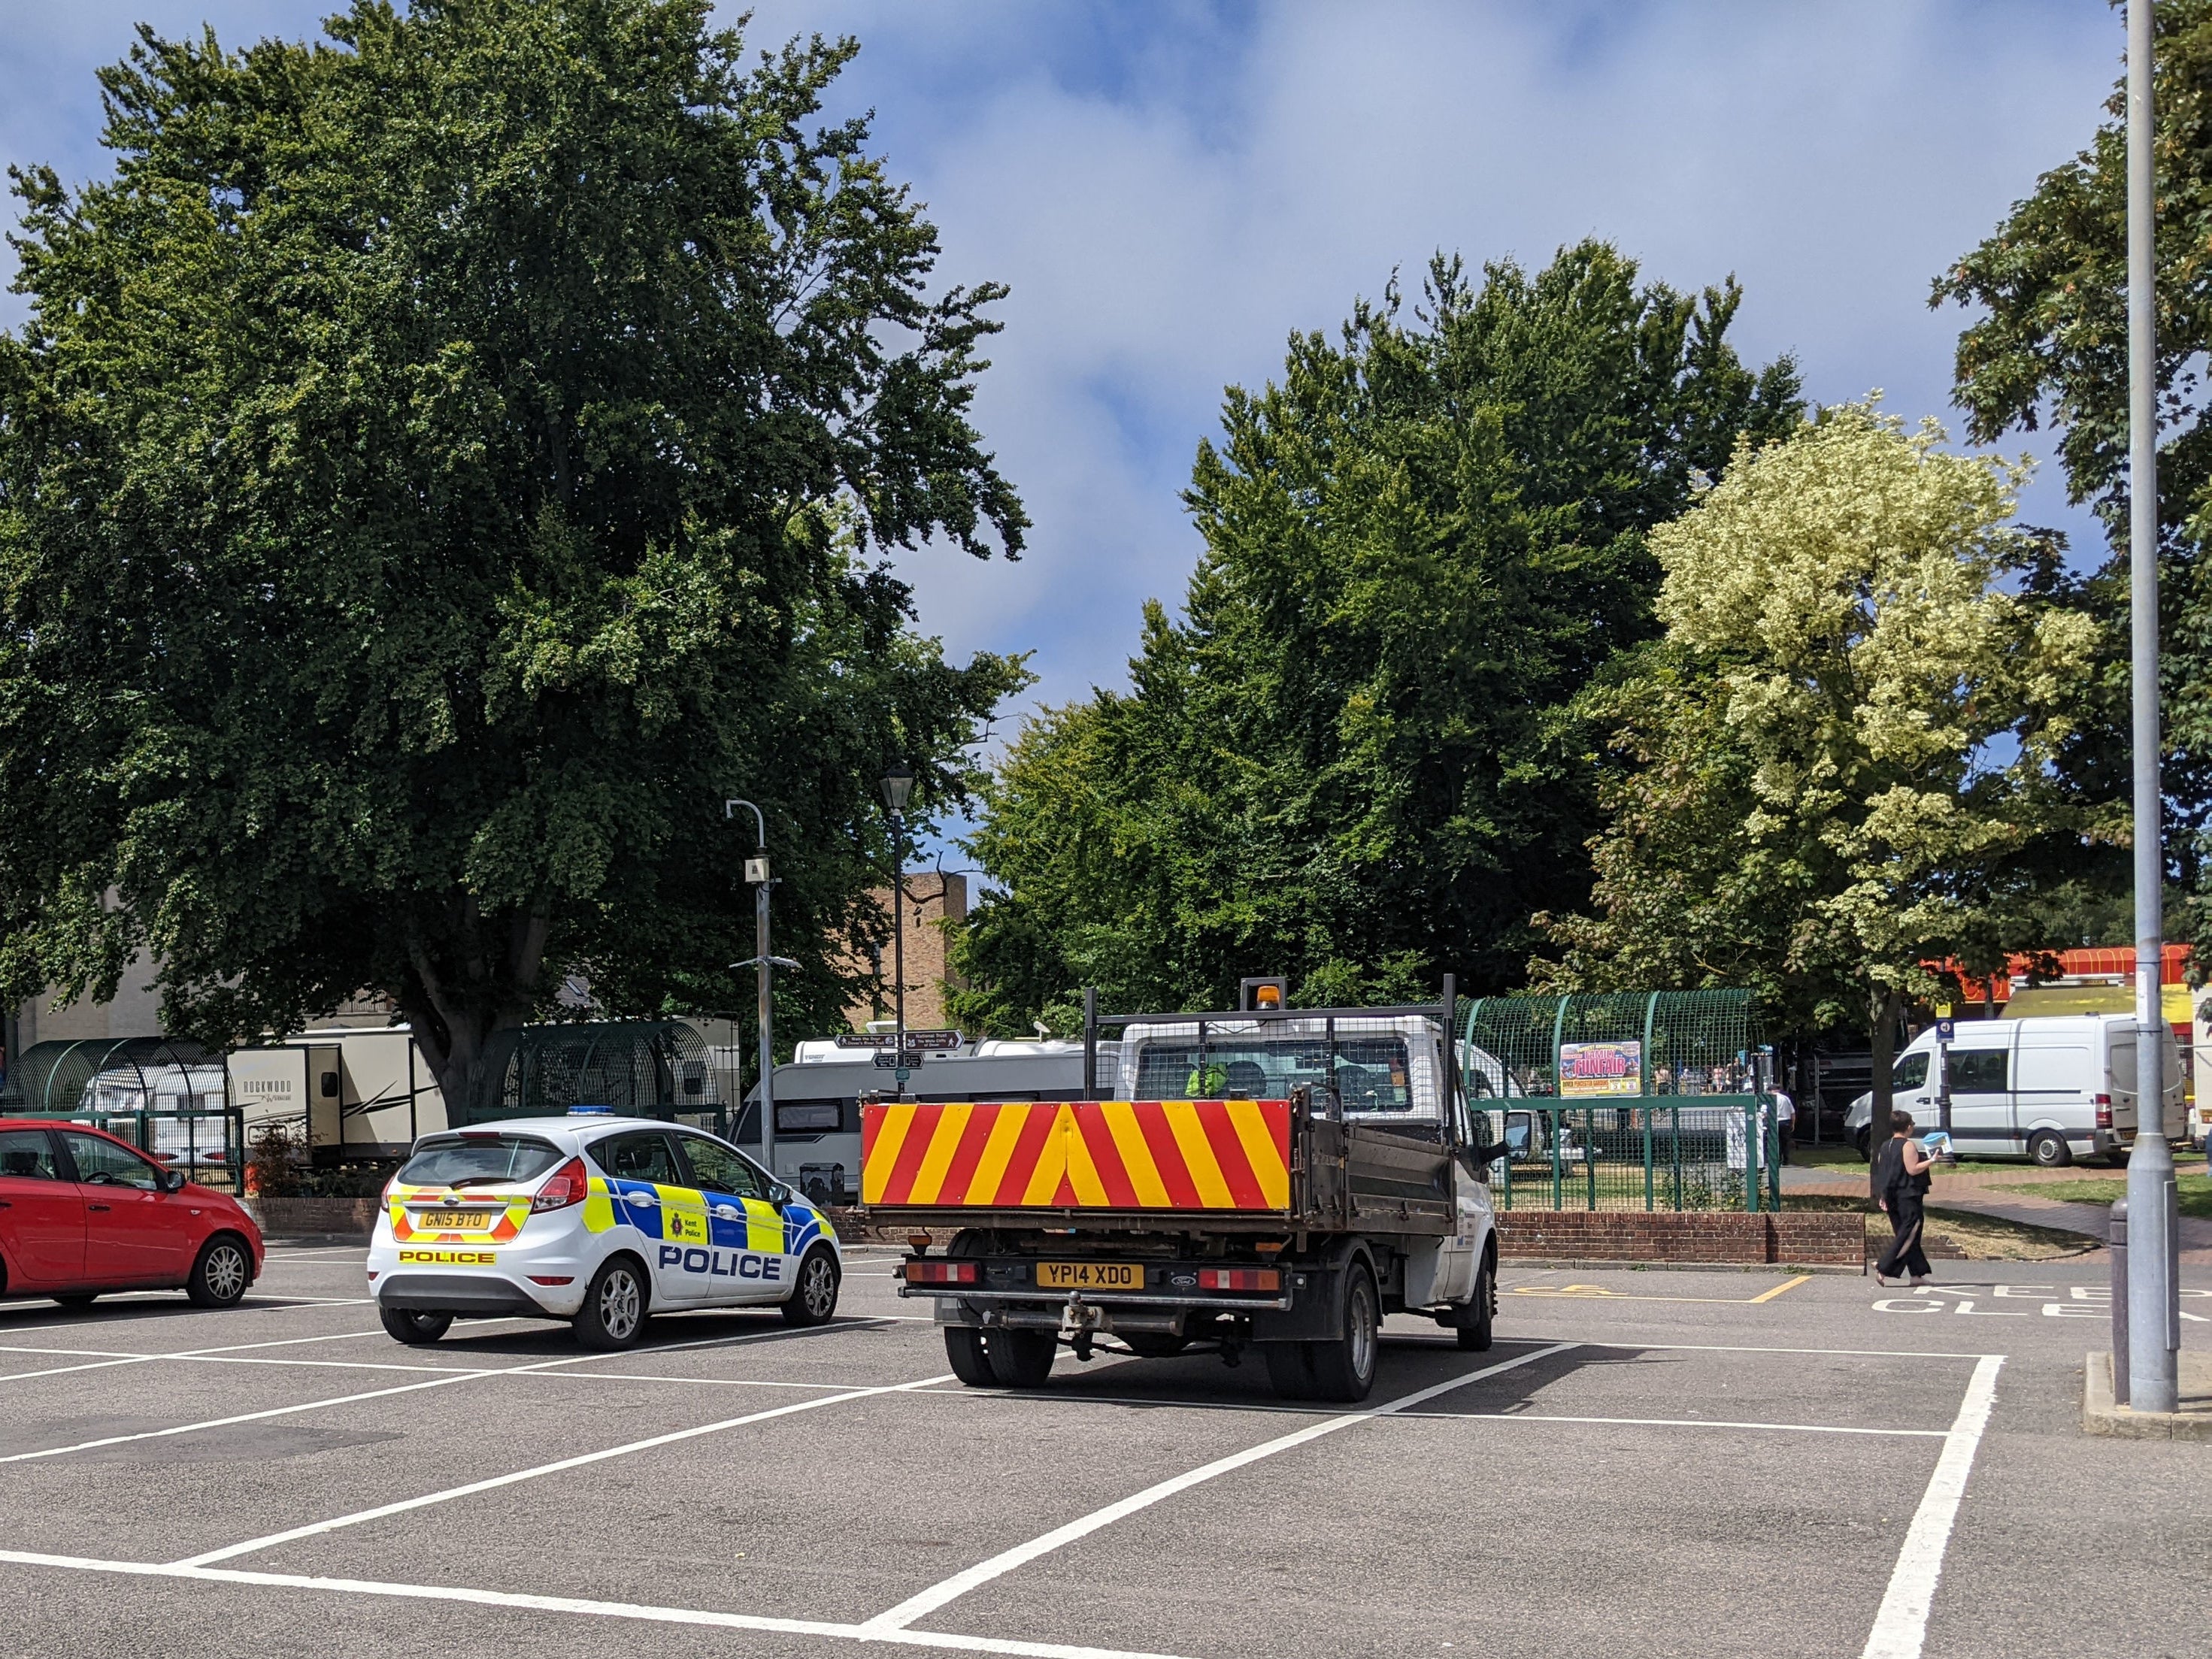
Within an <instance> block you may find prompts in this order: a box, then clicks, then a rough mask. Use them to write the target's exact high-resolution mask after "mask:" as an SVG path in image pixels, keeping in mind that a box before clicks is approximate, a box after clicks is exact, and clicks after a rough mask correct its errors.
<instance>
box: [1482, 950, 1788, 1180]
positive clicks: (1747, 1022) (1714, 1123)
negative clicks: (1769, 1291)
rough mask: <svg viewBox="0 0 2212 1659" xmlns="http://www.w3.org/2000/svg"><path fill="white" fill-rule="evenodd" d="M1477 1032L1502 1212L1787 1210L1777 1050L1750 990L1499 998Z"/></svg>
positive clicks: (1489, 1001) (1485, 1008)
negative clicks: (1774, 1084)
mask: <svg viewBox="0 0 2212 1659" xmlns="http://www.w3.org/2000/svg"><path fill="white" fill-rule="evenodd" d="M1462 1038H1463V1043H1462V1050H1461V1063H1462V1079H1463V1082H1464V1085H1465V1088H1466V1091H1467V1095H1468V1104H1469V1106H1471V1107H1472V1108H1473V1109H1475V1110H1477V1111H1480V1112H1483V1113H1485V1114H1486V1115H1487V1116H1488V1118H1489V1121H1490V1135H1489V1139H1490V1140H1491V1142H1492V1144H1493V1145H1494V1146H1498V1148H1499V1149H1500V1150H1499V1153H1498V1157H1497V1158H1495V1159H1494V1160H1493V1161H1492V1164H1491V1166H1490V1178H1491V1179H1490V1185H1491V1194H1492V1202H1493V1203H1494V1204H1496V1205H1497V1206H1498V1208H1500V1209H1509V1210H1510V1209H1514V1208H1516V1207H1517V1208H1521V1209H1577V1210H1722V1209H1725V1210H1753V1211H1757V1210H1768V1209H1778V1208H1780V1207H1781V1199H1782V1189H1781V1178H1780V1177H1781V1170H1780V1163H1781V1160H1780V1156H1779V1153H1780V1146H1779V1142H1778V1133H1777V1127H1776V1123H1775V1119H1774V1110H1773V1097H1772V1096H1771V1094H1770V1093H1768V1092H1766V1091H1767V1090H1768V1089H1769V1088H1771V1055H1770V1054H1768V1053H1767V1052H1766V1051H1765V1049H1764V1048H1762V1047H1761V1045H1760V1044H1759V1032H1758V1028H1757V1022H1756V1018H1755V1012H1754V1010H1753V1006H1752V1001H1751V996H1750V994H1749V993H1748V992H1743V991H1687V992H1671V991H1652V992H1632V993H1607V994H1593V995H1580V996H1565V997H1486V998H1482V999H1480V1000H1477V1001H1475V1002H1474V1003H1473V1004H1472V1005H1471V1006H1469V1008H1468V1014H1467V1021H1466V1024H1465V1026H1464V1028H1463V1030H1462Z"/></svg>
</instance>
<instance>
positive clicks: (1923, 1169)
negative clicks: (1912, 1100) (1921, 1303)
mask: <svg viewBox="0 0 2212 1659" xmlns="http://www.w3.org/2000/svg"><path fill="white" fill-rule="evenodd" d="M1889 1129H1890V1135H1889V1139H1887V1140H1885V1141H1884V1142H1882V1144H1881V1151H1880V1152H1876V1153H1875V1160H1874V1180H1873V1186H1874V1197H1875V1203H1877V1204H1879V1205H1881V1207H1882V1209H1883V1210H1884V1211H1886V1212H1887V1213H1888V1216H1889V1230H1890V1231H1891V1233H1892V1234H1893V1235H1894V1236H1893V1237H1892V1238H1891V1239H1890V1241H1889V1249H1888V1250H1887V1252H1886V1253H1885V1254H1884V1255H1883V1256H1882V1258H1881V1261H1878V1262H1876V1263H1875V1270H1874V1274H1875V1278H1876V1279H1880V1280H1881V1282H1882V1283H1883V1284H1885V1285H1887V1284H1888V1283H1889V1281H1890V1280H1891V1279H1893V1278H1896V1277H1897V1276H1898V1275H1899V1273H1911V1275H1912V1282H1913V1284H1914V1285H1925V1284H1926V1283H1927V1282H1928V1280H1929V1278H1930V1276H1931V1273H1932V1270H1931V1269H1930V1268H1929V1266H1928V1258H1927V1256H1926V1255H1923V1254H1922V1252H1921V1249H1920V1230H1921V1227H1922V1226H1923V1224H1924V1222H1925V1220H1926V1216H1925V1212H1923V1210H1922V1208H1921V1200H1923V1199H1924V1198H1926V1196H1927V1195H1928V1170H1929V1166H1930V1164H1932V1162H1933V1160H1932V1159H1930V1158H1929V1156H1928V1154H1927V1153H1926V1152H1923V1151H1922V1150H1921V1146H1920V1143H1919V1142H1918V1141H1917V1140H1915V1139H1913V1138H1912V1118H1911V1115H1910V1114H1908V1113H1905V1112H1900V1111H1899V1110H1898V1109H1896V1108H1895V1107H1892V1108H1891V1109H1890V1113H1889Z"/></svg>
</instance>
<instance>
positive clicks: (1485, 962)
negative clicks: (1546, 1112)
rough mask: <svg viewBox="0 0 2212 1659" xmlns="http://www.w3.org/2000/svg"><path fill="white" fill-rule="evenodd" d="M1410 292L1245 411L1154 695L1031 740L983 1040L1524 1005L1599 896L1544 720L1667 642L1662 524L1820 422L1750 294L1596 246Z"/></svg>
mask: <svg viewBox="0 0 2212 1659" xmlns="http://www.w3.org/2000/svg"><path fill="white" fill-rule="evenodd" d="M1738 301H1739V295H1738V291H1737V289H1735V285H1734V284H1733V283H1730V284H1729V286H1727V287H1725V288H1720V289H1707V290H1706V291H1705V293H1704V295H1701V296H1690V295H1680V294H1677V293H1675V292H1674V291H1672V290H1670V289H1668V288H1666V287H1665V286H1663V285H1662V284H1656V283H1652V284H1640V283H1639V281H1638V271H1637V268H1636V266H1635V264H1633V263H1632V261H1630V260H1628V259H1626V258H1623V257H1622V256H1621V255H1620V253H1619V252H1616V251H1614V250H1613V248H1611V247H1609V246H1605V245H1603V244H1600V243H1595V242H1590V243H1584V244H1583V245H1581V246H1576V247H1572V248H1569V249H1566V250H1564V251H1562V252H1561V253H1560V254H1559V257H1558V258H1557V259H1556V260H1555V261H1554V262H1553V264H1551V265H1550V266H1548V267H1547V268H1546V269H1545V270H1541V272H1538V273H1536V274H1534V275H1533V276H1532V275H1530V274H1528V273H1527V272H1525V271H1524V270H1522V269H1521V268H1519V267H1518V266H1516V265H1514V264H1496V265H1492V266H1490V267H1488V268H1487V269H1486V271H1485V272H1484V275H1483V279H1482V280H1481V281H1480V283H1475V282H1474V281H1471V280H1470V279H1469V278H1468V276H1467V275H1466V274H1465V273H1464V272H1463V270H1462V268H1461V266H1460V264H1458V262H1457V261H1455V260H1446V259H1441V258H1440V259H1439V260H1437V262H1436V263H1435V264H1434V265H1433V266H1432V268H1431V270H1430V272H1429V276H1428V283H1427V287H1426V299H1425V304H1423V305H1422V306H1421V307H1419V309H1418V310H1416V311H1415V312H1414V313H1413V315H1412V316H1411V317H1407V316H1406V315H1405V314H1404V313H1403V312H1402V310H1401V306H1400V305H1399V303H1398V301H1397V296H1396V294H1395V284H1394V285H1393V291H1392V292H1391V293H1390V294H1389V295H1388V296H1387V297H1386V301H1385V302H1384V303H1383V304H1382V305H1381V306H1379V307H1370V306H1367V305H1364V304H1363V305H1361V306H1360V307H1358V309H1357V310H1356V311H1355V312H1354V313H1353V315H1352V319H1351V320H1350V321H1349V322H1348V323H1347V324H1346V326H1345V328H1344V330H1343V331H1342V333H1341V335H1340V337H1338V338H1336V339H1334V340H1332V339H1330V338H1328V337H1326V336H1324V335H1322V334H1320V333H1313V334H1299V335H1296V336H1294V337H1292V338H1291V343H1290V349H1289V354H1288V356H1287V358H1286V360H1285V364H1284V371H1283V375H1282V378H1281V379H1280V380H1279V381H1277V382H1274V383H1272V384H1270V385H1268V386H1266V387H1265V388H1263V389H1262V390H1261V391H1260V392H1257V393H1251V392H1245V391H1243V390H1242V389H1240V388H1237V387H1231V388H1230V390H1229V392H1228V394H1227V397H1226V399H1225V405H1224V409H1223V413H1222V424H1223V428H1224V432H1223V438H1222V441H1221V443H1220V444H1219V446H1218V447H1217V446H1216V445H1214V444H1212V443H1211V442H1208V443H1204V444H1201V445H1200V449H1199V453H1198V459H1197V464H1196V465H1195V467H1194V471H1193V475H1192V481H1191V487H1190V489H1189V491H1188V494H1187V495H1186V496H1185V501H1186V502H1187V504H1188V507H1189V510H1190V513H1191V515H1192V517H1193V519H1194V520H1195V522H1196V524H1197V526H1198V528H1199V531H1200V534H1201V535H1202V536H1203V537H1204V538H1205V550H1204V552H1203V554H1202V555H1201V556H1200V560H1199V563H1198V568H1197V569H1196V571H1195V573H1194V574H1193V575H1192V577H1191V579H1190V585H1189V590H1188V596H1187V598H1186V600H1185V605H1184V610H1183V614H1182V616H1181V617H1175V618H1171V617H1170V616H1169V614H1168V612H1167V611H1166V610H1165V608H1164V607H1163V606H1162V605H1158V603H1153V604H1152V605H1148V606H1147V607H1146V611H1145V617H1144V632H1143V643H1142V647H1141V651H1140V653H1139V656H1138V657H1137V658H1136V659H1134V660H1133V663H1132V664H1131V678H1132V684H1131V686H1130V689H1129V690H1128V691H1127V692H1126V693H1124V692H1120V691H1100V692H1097V694H1095V695H1094V696H1091V698H1089V699H1088V700H1086V701H1084V702H1078V703H1075V704H1073V705H1071V706H1068V707H1066V708H1058V709H1054V710H1053V711H1050V712H1049V713H1048V714H1045V715H1044V716H1043V717H1042V718H1041V719H1040V720H1037V721H1036V722H1035V723H1034V724H1032V725H1031V726H1030V727H1029V728H1028V729H1027V730H1026V731H1025V732H1024V733H1023V734H1022V735H1021V736H1020V738H1018V740H1017V741H1016V742H1015V744H1013V745H1012V749H1011V750H1010V752H1009V753H1008V755H1007V757H1006V762H1005V764H1004V765H1003V767H1002V768H1001V769H1000V772H999V774H998V775H997V777H996V780H995V781H994V785H993V787H992V789H991V793H990V797H989V812H988V816H987V819H986V820H985V822H984V823H983V824H982V826H981V829H980V831H979V833H978V834H977V835H976V836H975V838H974V843H973V844H974V848H975V852H976V853H977V854H978V855H979V858H980V860H981V863H982V865H983V866H984V867H985V869H986V870H987V871H988V872H989V873H990V874H991V875H992V876H993V877H994V878H996V880H997V881H998V882H999V883H1000V891H998V892H996V893H994V895H992V896H990V897H988V898H987V899H986V900H985V901H984V902H982V903H981V905H980V906H979V907H978V908H977V911H976V913H975V921H974V924H973V926H972V927H971V929H970V931H969V934H968V936H967V937H966V939H964V941H963V965H964V966H965V968H966V970H967V972H968V974H969V976H970V979H971V981H972V982H973V985H974V988H973V989H972V990H971V991H970V992H969V994H967V996H966V997H965V998H964V999H963V1004H962V1007H963V1014H964V1017H965V1018H969V1020H971V1021H975V1022H980V1023H984V1024H995V1025H997V1026H999V1027H1000V1028H1001V1029H1024V1028H1025V1027H1026V1025H1027V1024H1028V1022H1029V1021H1030V1020H1031V1019H1033V1018H1036V1017H1037V1016H1038V1015H1039V1014H1040V1012H1042V1011H1045V1010H1047V1009H1049V1008H1053V1007H1055V1006H1058V1007H1060V1008H1063V1009H1064V1008H1065V1007H1066V1005H1067V1004H1068V1002H1069V1001H1070V1000H1071V999H1072V998H1073V996H1074V994H1076V991H1077V987H1080V986H1082V985H1085V984H1093V985H1097V986H1098V987H1101V989H1102V990H1103V992H1104V993H1105V994H1106V995H1107V996H1108V997H1109V999H1111V1000H1115V1001H1117V1002H1131V1001H1134V1002H1141V1003H1146V1004H1161V1003H1165V1004H1170V1005H1176V1006H1190V1005H1192V1004H1198V1005H1200V1006H1203V1005H1205V1004H1207V1003H1209V1002H1218V1000H1219V999H1221V998H1222V997H1224V996H1226V995H1228V994H1230V993H1231V991H1233V989H1234V987H1235V984H1236V981H1237V978H1238V977H1239V976H1240V975H1244V974H1254V973H1261V972H1286V973H1288V974H1291V975H1293V976H1295V978H1296V980H1297V994H1298V995H1299V997H1300V998H1301V999H1302V1000H1306V1001H1308V1002H1309V1003H1311V1002H1316V1001H1320V1000H1338V999H1344V1000H1350V999H1352V998H1357V997H1362V996H1399V995H1404V994H1408V993H1411V992H1413V990H1415V989H1416V988H1419V987H1429V988H1431V991H1432V990H1433V986H1434V981H1435V975H1437V973H1439V972H1441V971H1443V970H1444V969H1456V970H1457V971H1458V972H1459V973H1461V974H1462V975H1463V976H1465V978H1466V979H1467V981H1468V982H1471V983H1473V984H1474V985H1478V986H1498V985H1502V984H1505V983H1510V982H1512V981H1514V980H1515V979H1516V978H1517V975H1518V974H1519V971H1520V968H1521V963H1522V960H1523V959H1524V958H1525V957H1526V955H1527V953H1528V947H1529V944H1530V941H1531V935H1530V933H1529V931H1528V924H1529V916H1530V914H1531V913H1532V912H1533V911H1535V910H1539V909H1542V908H1546V907H1547V906H1551V907H1557V906H1560V905H1563V904H1567V903H1571V902H1574V901H1576V900H1577V899H1578V898H1579V897H1580V896H1581V895H1582V893H1583V890H1585V889H1586V886H1587V883H1588V879H1589V873H1588V862H1587V859H1586V856H1585V854H1584V853H1583V842H1584V841H1585V840H1586V839H1587V838H1588V837H1589V836H1590V835H1591V834H1592V833H1594V832H1595V828H1596V823H1595V814H1594V808H1593V805H1592V803H1591V801H1590V799H1589V793H1588V785H1587V781H1586V780H1585V778H1584V776H1583V774H1582V772H1581V771H1580V769H1577V767H1576V766H1574V765H1573V764H1571V757H1570V763H1562V758H1561V757H1560V756H1559V754H1558V753H1557V752H1556V751H1555V750H1553V748H1552V747H1551V746H1549V745H1548V744H1547V735H1546V734H1547V711H1548V710H1551V709H1553V708H1554V707H1556V706H1557V705H1558V704H1559V703H1560V702H1563V701H1564V700H1565V698H1566V697H1568V696H1571V694H1572V692H1573V691H1574V690H1576V689H1577V687H1579V686H1580V685H1581V684H1583V681H1584V680H1585V679H1587V678H1589V675H1590V674H1591V673H1592V672H1593V671H1595V670H1596V669H1597V668H1598V667H1599V666H1600V665H1602V664H1603V663H1604V662H1606V661H1607V659H1608V658H1610V657H1611V656H1612V655H1613V653H1615V652H1617V651H1619V650H1620V649H1621V648H1622V647H1626V646H1629V645H1632V644H1634V643H1635V642H1637V641H1639V640H1641V639H1643V638H1644V637H1645V636H1646V635H1648V634H1649V633H1650V631H1651V628H1652V621H1651V598H1652V594H1653V592H1654V591H1655V590H1656V586H1657V577H1658V571H1657V567H1656V564H1655V563H1654V562H1653V561H1652V558H1651V555H1650V550H1649V548H1648V546H1647V544H1646V541H1645V534H1646V532H1647V531H1648V530H1649V529H1650V526H1653V525H1655V524H1657V523H1660V522H1662V521H1663V520H1667V519H1669V518H1671V517H1673V516H1674V514H1675V513H1678V512H1679V511H1680V509H1681V507H1682V505H1683V504H1684V502H1686V501H1687V500H1688V498H1689V494H1690V491H1691V489H1692V484H1693V482H1694V481H1695V480H1696V479H1697V478H1698V477H1699V475H1700V471H1701V470H1702V471H1719V469H1720V468H1721V467H1722V466H1723V465H1725V463H1726V461H1727V459H1728V457H1729V452H1730V449H1731V447H1732V446H1733V445H1734V444H1735V441H1736V439H1737V437H1738V435H1740V434H1742V433H1744V432H1747V431H1748V432H1751V433H1753V434H1754V435H1766V434H1769V433H1771V432H1775V431H1778V430H1781V429H1784V428H1786V427H1787V426H1788V425H1789V424H1790V423H1791V422H1794V421H1795V419H1796V415H1797V412H1798V395H1797V380H1796V373H1795V370H1794V368H1793V367H1792V365H1791V364H1790V362H1789V360H1788V359H1786V358H1785V359H1784V360H1782V361H1780V362H1776V363H1774V364H1772V365H1771V366H1769V367H1768V368H1765V370H1764V371H1761V372H1757V373H1754V372H1753V371H1752V370H1751V369H1749V368H1746V367H1745V366H1744V365H1743V364H1742V363H1741V362H1740V361H1739V359H1738V357H1737V355H1736V353H1735V350H1734V349H1732V348H1731V347H1730V346H1729V343H1727V339H1726V333H1727V330H1728V327H1729V322H1730V319H1732V318H1733V316H1734V314H1735V310H1736V307H1737V304H1738Z"/></svg>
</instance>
